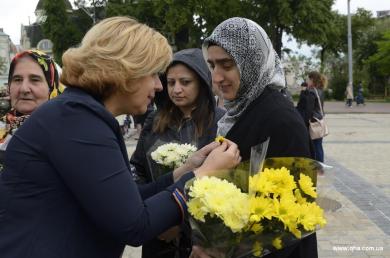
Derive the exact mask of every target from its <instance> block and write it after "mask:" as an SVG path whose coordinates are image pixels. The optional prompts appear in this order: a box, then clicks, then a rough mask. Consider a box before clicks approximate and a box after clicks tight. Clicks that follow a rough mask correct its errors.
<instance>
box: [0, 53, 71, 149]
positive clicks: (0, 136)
mask: <svg viewBox="0 0 390 258" xmlns="http://www.w3.org/2000/svg"><path fill="white" fill-rule="evenodd" d="M25 56H30V57H31V58H32V59H34V60H35V61H36V63H37V64H38V65H39V66H40V67H41V69H42V71H43V74H44V75H45V79H46V81H47V85H48V86H49V99H52V98H55V97H56V96H57V95H59V94H61V93H62V92H63V90H64V86H63V85H61V84H60V83H59V74H58V71H57V67H56V65H55V63H54V61H53V59H52V58H51V57H50V56H48V55H47V54H45V53H44V52H41V51H38V50H27V51H23V52H21V53H18V54H16V55H15V57H14V58H13V59H12V61H11V64H10V68H9V74H8V87H11V81H12V76H13V75H14V71H15V67H16V64H17V63H18V60H19V59H21V58H23V57H25ZM28 117H29V115H23V114H19V113H18V112H17V111H16V110H15V109H14V108H12V109H11V110H10V111H9V112H8V113H7V114H6V115H5V116H4V117H2V118H1V122H3V125H5V127H4V126H3V128H0V143H2V142H3V141H4V140H5V138H6V137H7V136H8V135H12V134H13V133H14V132H15V130H16V129H18V128H19V127H20V126H21V125H22V124H23V122H24V121H25V120H26V119H27V118H28Z"/></svg>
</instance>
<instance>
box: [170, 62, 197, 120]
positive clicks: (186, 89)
mask: <svg viewBox="0 0 390 258" xmlns="http://www.w3.org/2000/svg"><path fill="white" fill-rule="evenodd" d="M167 85H168V86H167V87H168V95H169V98H170V99H171V100H172V102H173V103H174V104H175V105H176V106H177V107H179V108H180V109H181V110H182V111H184V110H186V111H189V112H190V111H191V110H192V109H193V108H194V107H195V105H196V99H197V97H198V95H199V87H200V82H199V79H198V77H197V76H196V74H195V72H193V71H192V70H190V69H188V68H187V67H186V66H185V65H183V64H176V65H174V66H172V67H170V68H169V69H168V72H167ZM183 113H186V112H183Z"/></svg>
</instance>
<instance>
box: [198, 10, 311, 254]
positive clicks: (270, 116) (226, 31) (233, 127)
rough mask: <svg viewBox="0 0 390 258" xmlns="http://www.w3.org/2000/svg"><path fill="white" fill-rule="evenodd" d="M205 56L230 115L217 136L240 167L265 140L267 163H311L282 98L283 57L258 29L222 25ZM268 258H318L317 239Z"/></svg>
mask: <svg viewBox="0 0 390 258" xmlns="http://www.w3.org/2000/svg"><path fill="white" fill-rule="evenodd" d="M203 54H204V57H205V59H206V61H207V63H208V64H209V66H210V70H211V75H212V80H213V85H214V86H216V87H218V88H219V90H220V91H221V93H222V96H223V98H224V103H225V108H226V110H227V112H226V114H225V115H224V116H223V117H222V118H221V119H220V120H219V122H218V134H220V135H222V136H225V138H227V139H229V140H231V141H233V142H235V143H237V145H238V148H239V150H240V153H241V156H242V161H244V162H245V161H248V160H249V158H250V152H251V148H252V147H253V146H257V145H258V144H260V143H262V142H264V141H266V140H267V138H270V141H269V146H268V152H267V154H266V157H311V153H310V147H309V146H310V138H309V135H308V132H307V129H306V127H305V124H304V123H303V120H302V118H301V117H300V115H299V113H298V112H297V111H296V110H295V108H294V106H293V104H292V103H291V102H290V101H289V100H288V99H287V98H286V97H285V96H283V94H282V93H281V92H280V90H281V89H283V88H285V80H284V73H283V69H282V66H281V64H280V60H279V57H278V56H277V54H276V52H275V50H274V48H273V46H272V43H271V41H270V39H269V37H268V35H267V34H266V32H265V31H264V30H263V29H262V28H261V27H260V26H259V25H258V24H257V23H255V22H253V21H251V20H249V19H245V18H240V17H236V18H230V19H228V20H225V21H223V22H222V23H221V24H219V25H218V26H217V27H216V28H215V30H214V31H213V33H212V34H211V35H210V36H209V37H208V38H206V39H205V41H204V43H203ZM192 257H196V255H195V254H194V255H193V256H192ZM266 257H310V258H314V257H317V242H316V237H315V234H313V235H311V236H310V237H307V238H305V239H304V240H302V241H300V242H298V243H297V244H295V245H293V246H291V247H287V248H284V249H282V250H280V251H277V252H274V253H272V254H270V255H268V256H266Z"/></svg>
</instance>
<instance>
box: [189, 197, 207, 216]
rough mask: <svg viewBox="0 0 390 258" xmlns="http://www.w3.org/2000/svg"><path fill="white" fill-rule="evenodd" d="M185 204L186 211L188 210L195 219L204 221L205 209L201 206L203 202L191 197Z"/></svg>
mask: <svg viewBox="0 0 390 258" xmlns="http://www.w3.org/2000/svg"><path fill="white" fill-rule="evenodd" d="M187 206H188V212H190V213H191V214H192V216H194V218H195V219H197V220H200V221H202V222H205V219H204V217H205V216H206V214H207V210H206V209H205V208H204V207H203V204H202V202H201V201H200V200H199V199H192V200H191V201H189V202H188V203H187Z"/></svg>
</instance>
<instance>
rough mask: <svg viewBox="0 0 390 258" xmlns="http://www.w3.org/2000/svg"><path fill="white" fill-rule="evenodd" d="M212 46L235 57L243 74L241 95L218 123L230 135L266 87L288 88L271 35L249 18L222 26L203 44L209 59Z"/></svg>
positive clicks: (226, 101) (220, 129)
mask: <svg viewBox="0 0 390 258" xmlns="http://www.w3.org/2000/svg"><path fill="white" fill-rule="evenodd" d="M210 44H215V45H217V46H220V47H222V48H223V49H224V50H225V51H226V52H227V53H228V54H229V55H230V56H231V57H232V58H233V60H234V61H235V63H236V65H237V67H238V70H239V73H240V88H239V90H238V92H237V96H236V98H235V99H234V100H231V101H228V100H225V103H224V105H225V108H226V109H227V112H226V113H225V115H224V116H223V117H222V118H221V119H220V120H219V121H218V134H219V135H222V136H226V134H227V133H228V131H229V130H230V129H231V128H232V126H233V125H234V124H235V123H236V121H237V120H238V118H239V117H240V116H241V114H242V113H243V112H244V111H245V109H246V108H247V107H248V106H249V105H250V104H251V103H252V102H253V101H254V100H255V99H256V98H257V97H258V96H260V95H261V93H262V92H263V91H264V88H265V87H271V88H274V89H282V88H285V79H284V72H283V68H282V66H281V63H280V59H279V57H278V55H277V54H276V52H275V50H274V48H273V46H272V43H271V40H270V39H269V37H268V35H267V33H266V32H265V31H264V30H263V28H261V27H260V25H258V24H257V23H255V22H253V21H251V20H249V19H245V18H240V17H235V18H230V19H228V20H225V21H224V22H222V23H221V24H219V25H218V26H217V27H216V28H215V29H214V31H213V33H212V34H211V35H210V36H209V37H208V38H206V39H205V41H204V42H203V46H202V50H203V55H204V57H205V59H206V60H207V48H208V47H209V45H210Z"/></svg>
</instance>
